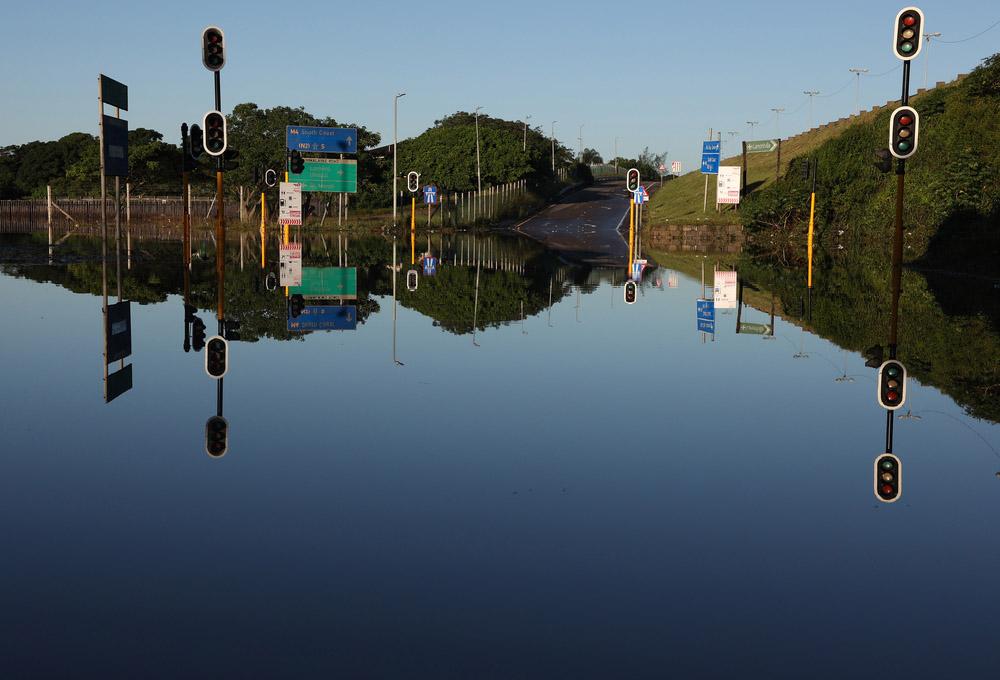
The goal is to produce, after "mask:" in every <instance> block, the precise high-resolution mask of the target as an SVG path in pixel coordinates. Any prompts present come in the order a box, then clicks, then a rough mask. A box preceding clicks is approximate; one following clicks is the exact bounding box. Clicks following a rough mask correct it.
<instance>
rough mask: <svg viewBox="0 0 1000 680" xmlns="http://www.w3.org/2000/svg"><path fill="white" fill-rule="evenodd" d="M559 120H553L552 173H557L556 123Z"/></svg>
mask: <svg viewBox="0 0 1000 680" xmlns="http://www.w3.org/2000/svg"><path fill="white" fill-rule="evenodd" d="M558 122H559V121H558V120H554V121H552V174H553V175H555V174H556V123H558Z"/></svg>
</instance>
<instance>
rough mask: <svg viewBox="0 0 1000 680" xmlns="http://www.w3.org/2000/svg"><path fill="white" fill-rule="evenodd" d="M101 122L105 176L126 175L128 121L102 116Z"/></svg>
mask: <svg viewBox="0 0 1000 680" xmlns="http://www.w3.org/2000/svg"><path fill="white" fill-rule="evenodd" d="M101 124H102V128H103V132H104V135H103V137H102V141H103V143H104V148H103V152H104V174H105V176H107V177H128V121H127V120H124V119H123V118H113V117H111V116H102V123H101Z"/></svg>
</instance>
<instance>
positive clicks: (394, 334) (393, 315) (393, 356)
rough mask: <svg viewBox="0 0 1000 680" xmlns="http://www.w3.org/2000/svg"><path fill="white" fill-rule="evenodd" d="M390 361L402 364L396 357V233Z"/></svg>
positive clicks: (394, 238) (393, 238)
mask: <svg viewBox="0 0 1000 680" xmlns="http://www.w3.org/2000/svg"><path fill="white" fill-rule="evenodd" d="M392 362H393V363H394V364H396V365H397V366H402V365H403V362H402V361H400V360H399V359H398V358H397V357H396V233H395V232H393V234H392Z"/></svg>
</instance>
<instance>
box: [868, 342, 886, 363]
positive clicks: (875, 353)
mask: <svg viewBox="0 0 1000 680" xmlns="http://www.w3.org/2000/svg"><path fill="white" fill-rule="evenodd" d="M883 363H885V350H884V349H882V345H873V346H871V347H869V348H868V349H866V350H865V366H867V367H868V368H880V367H881V366H882V364H883Z"/></svg>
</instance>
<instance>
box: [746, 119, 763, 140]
mask: <svg viewBox="0 0 1000 680" xmlns="http://www.w3.org/2000/svg"><path fill="white" fill-rule="evenodd" d="M747 125H749V126H750V138H751V139H753V129H754V126H755V125H760V121H759V120H748V121H747Z"/></svg>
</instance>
